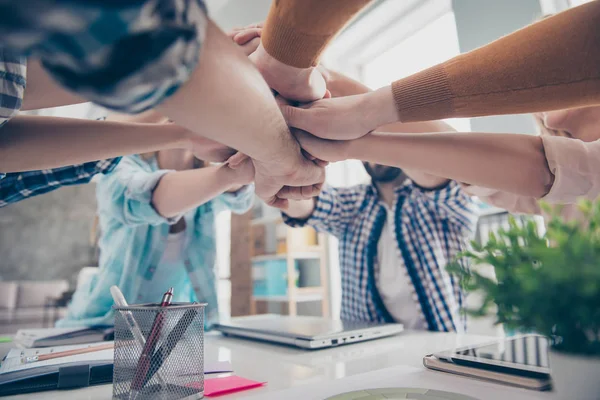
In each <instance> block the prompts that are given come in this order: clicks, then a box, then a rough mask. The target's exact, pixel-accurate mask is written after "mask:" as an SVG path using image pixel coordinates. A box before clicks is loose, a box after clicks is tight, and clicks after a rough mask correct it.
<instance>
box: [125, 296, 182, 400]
mask: <svg viewBox="0 0 600 400" xmlns="http://www.w3.org/2000/svg"><path fill="white" fill-rule="evenodd" d="M172 299H173V288H169V290H167V292H165V294H164V295H163V297H162V300H161V302H160V306H161V307H167V306H169V305H170V304H171V300H172ZM164 318H165V317H164V314H163V312H162V311H161V312H159V313H158V314H157V315H156V318H154V322H153V323H152V328H151V329H150V335H149V336H148V339H147V340H146V344H145V345H144V349H143V350H142V355H141V356H140V359H139V360H138V364H137V368H136V370H135V377H134V378H133V381H132V382H131V391H130V394H129V399H130V400H133V399H135V398H136V397H137V395H138V393H139V391H140V390H142V387H143V386H144V381H145V378H146V374H147V373H148V370H149V369H150V361H151V359H152V354H153V353H154V349H155V348H156V345H157V343H158V339H159V338H160V335H161V333H162V327H163V324H164Z"/></svg>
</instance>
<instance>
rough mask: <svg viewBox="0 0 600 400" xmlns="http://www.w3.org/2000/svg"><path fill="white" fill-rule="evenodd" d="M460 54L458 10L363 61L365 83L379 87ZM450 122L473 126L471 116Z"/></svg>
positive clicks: (464, 128)
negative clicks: (455, 13)
mask: <svg viewBox="0 0 600 400" xmlns="http://www.w3.org/2000/svg"><path fill="white" fill-rule="evenodd" d="M458 54H460V49H459V46H458V34H457V32H456V21H455V19H454V13H453V12H448V13H447V14H445V15H443V16H442V17H440V18H438V19H437V20H435V21H433V22H431V23H430V24H429V25H427V26H425V27H424V28H423V29H421V30H419V31H417V32H416V33H415V34H413V35H412V36H410V37H408V38H406V39H405V40H403V41H402V42H400V43H398V45H396V46H395V47H392V48H391V49H390V50H388V51H386V52H385V53H383V54H381V55H380V56H378V57H376V58H374V59H373V60H372V61H370V62H368V63H366V64H364V65H363V69H362V78H363V81H364V83H365V84H366V85H367V86H369V87H371V88H373V89H377V88H380V87H383V86H386V85H389V84H390V83H391V82H393V81H395V80H398V79H401V78H404V77H406V76H409V75H412V74H414V73H416V72H419V71H421V70H423V69H425V68H429V67H432V66H434V65H436V64H439V63H441V62H443V61H446V60H448V59H450V58H452V57H454V56H457V55H458ZM446 122H447V123H448V124H449V125H451V126H452V127H454V128H455V129H457V130H459V131H463V132H467V131H470V130H471V124H470V121H469V120H468V119H462V118H461V119H449V120H446Z"/></svg>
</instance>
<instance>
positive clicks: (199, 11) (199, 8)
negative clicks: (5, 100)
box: [0, 0, 207, 113]
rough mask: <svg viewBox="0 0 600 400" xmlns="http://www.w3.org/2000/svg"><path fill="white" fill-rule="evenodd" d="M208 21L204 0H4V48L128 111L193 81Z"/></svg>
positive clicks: (0, 15) (0, 5)
mask: <svg viewBox="0 0 600 400" xmlns="http://www.w3.org/2000/svg"><path fill="white" fill-rule="evenodd" d="M206 24H207V17H206V9H205V6H204V3H203V1H202V0H145V1H142V0H121V1H118V0H102V1H100V0H85V1H76V0H53V1H50V0H27V1H21V0H19V1H14V0H0V37H2V46H3V47H4V48H7V49H11V50H12V51H14V52H15V53H16V54H22V55H24V56H35V57H39V58H40V59H41V61H42V64H43V65H44V67H45V68H46V69H47V70H48V72H49V73H50V74H51V75H52V76H53V77H54V78H56V79H57V80H58V81H59V82H60V83H61V84H62V85H63V86H65V87H66V88H68V89H70V90H72V91H74V92H76V93H77V94H79V95H81V96H82V97H84V98H86V99H88V100H90V101H93V102H95V103H97V104H100V105H102V106H104V107H106V108H109V109H112V110H116V111H119V112H124V113H139V112H142V111H145V110H148V109H150V108H153V107H155V106H156V105H158V104H159V103H161V102H162V101H163V100H164V99H165V98H167V97H169V96H170V95H172V94H173V93H174V92H175V91H176V90H177V89H178V88H179V87H180V86H181V85H182V84H183V83H185V82H186V81H187V80H188V78H189V77H190V75H191V73H192V72H193V70H194V69H195V67H196V64H197V62H198V57H199V54H200V48H201V44H202V41H203V39H204V35H205V30H206Z"/></svg>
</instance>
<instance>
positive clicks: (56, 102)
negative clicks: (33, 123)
mask: <svg viewBox="0 0 600 400" xmlns="http://www.w3.org/2000/svg"><path fill="white" fill-rule="evenodd" d="M85 102H86V100H84V99H82V98H81V97H79V96H77V95H76V94H74V93H71V92H69V91H67V90H66V89H64V88H63V87H62V86H60V85H59V84H58V83H56V82H55V81H54V79H52V78H51V77H50V76H49V75H48V73H47V72H46V71H45V70H44V68H43V67H42V66H41V65H40V63H39V61H38V60H27V86H26V87H25V95H24V98H23V106H22V107H21V109H22V110H23V111H26V110H37V109H40V108H50V107H60V106H68V105H71V104H79V103H85Z"/></svg>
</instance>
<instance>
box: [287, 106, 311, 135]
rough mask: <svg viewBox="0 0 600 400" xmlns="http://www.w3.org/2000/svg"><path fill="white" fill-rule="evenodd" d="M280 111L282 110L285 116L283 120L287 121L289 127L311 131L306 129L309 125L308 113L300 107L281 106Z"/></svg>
mask: <svg viewBox="0 0 600 400" xmlns="http://www.w3.org/2000/svg"><path fill="white" fill-rule="evenodd" d="M279 109H280V110H281V113H282V114H283V118H284V119H285V122H286V123H287V124H288V125H289V126H292V127H294V128H298V129H302V130H307V131H310V129H305V128H307V126H306V125H307V124H306V121H305V118H304V117H306V115H307V111H306V110H305V109H303V108H298V107H292V106H287V105H284V106H280V107H279Z"/></svg>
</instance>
